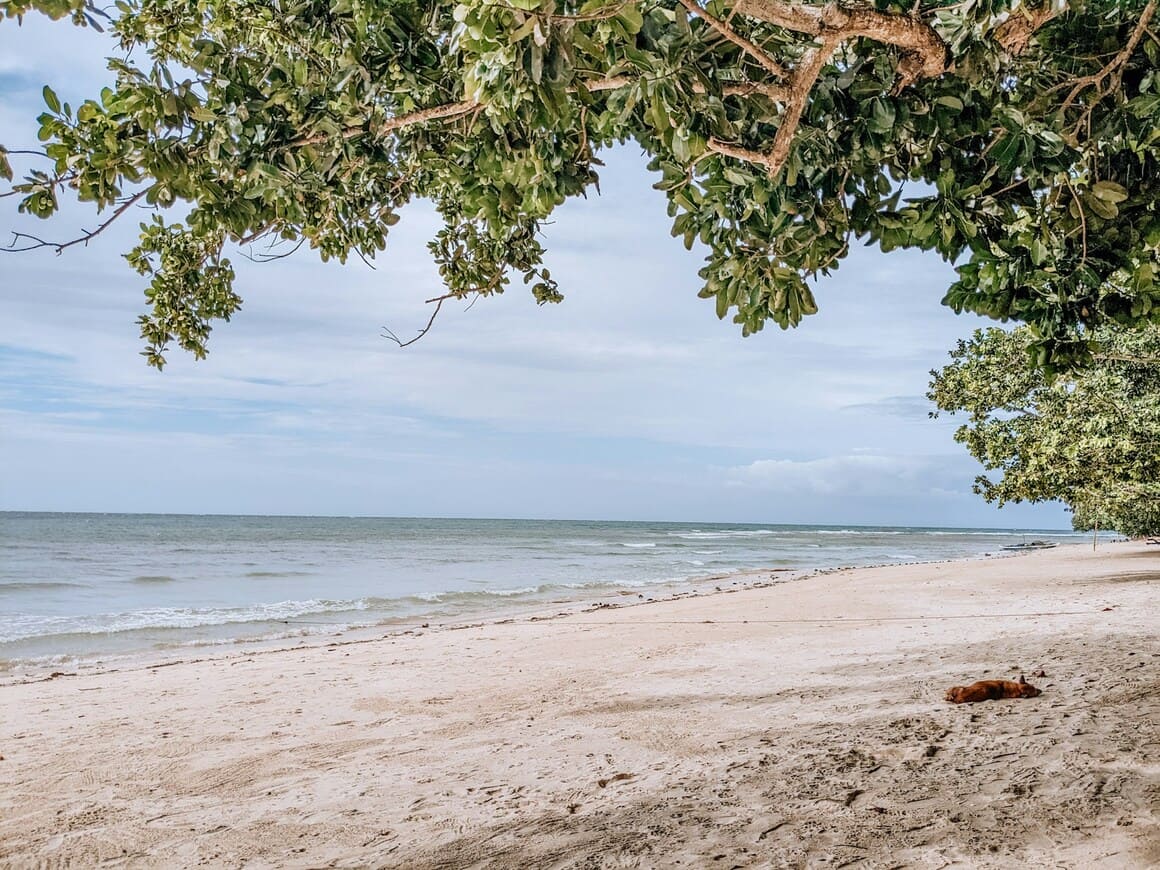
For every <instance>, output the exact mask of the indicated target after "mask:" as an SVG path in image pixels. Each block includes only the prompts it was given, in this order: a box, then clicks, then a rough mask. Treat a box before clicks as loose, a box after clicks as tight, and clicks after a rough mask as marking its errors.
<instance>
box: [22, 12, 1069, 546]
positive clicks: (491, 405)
mask: <svg viewBox="0 0 1160 870" xmlns="http://www.w3.org/2000/svg"><path fill="white" fill-rule="evenodd" d="M108 50H109V48H108V47H107V43H106V42H104V40H103V39H102V38H101V37H99V36H98V35H96V34H94V33H92V32H91V31H88V32H82V31H77V30H75V29H74V28H71V27H70V26H68V25H66V24H50V23H47V22H44V21H42V20H39V19H37V18H35V17H33V18H29V19H28V20H27V21H26V23H25V25H24V26H23V28H18V27H16V26H15V25H14V24H13V23H12V22H3V23H0V142H3V143H4V144H5V145H7V146H8V147H10V148H17V147H21V146H29V145H33V144H34V143H35V140H36V135H35V131H36V127H35V123H34V121H33V119H34V118H35V115H36V114H37V113H38V112H39V111H40V108H41V97H40V88H41V85H42V84H44V83H45V82H49V83H51V84H52V85H53V87H54V88H55V89H56V90H57V92H58V93H59V94H60V95H61V97H62V99H68V100H72V101H73V102H74V103H75V102H77V101H79V100H80V99H83V98H84V97H86V96H90V95H92V94H93V93H95V91H96V90H97V89H98V88H99V86H100V84H101V83H102V81H103V80H104V79H107V74H106V73H105V72H104V64H103V61H102V60H101V58H102V57H103V55H104V54H105V53H107V52H108ZM605 158H606V161H607V164H608V165H607V167H606V168H605V170H604V171H603V172H602V173H601V175H602V185H601V187H602V190H603V195H602V196H600V197H593V198H591V199H589V200H581V201H577V202H571V203H569V204H567V205H566V206H565V207H564V208H562V209H561V210H560V211H559V212H558V213H557V216H556V218H555V220H554V222H553V223H552V225H551V226H549V227H547V228H546V230H545V244H546V246H547V247H548V250H549V256H548V265H549V267H550V268H551V270H552V274H553V276H554V277H556V278H557V279H558V280H559V281H560V285H561V288H562V289H563V290H564V292H565V295H566V299H565V301H564V302H563V303H562V304H561V305H558V306H547V307H544V308H538V307H537V306H536V305H535V303H534V302H533V300H532V298H531V296H530V294H529V293H526V292H524V289H523V288H522V286H513V287H512V288H510V289H509V290H508V292H507V294H505V295H504V296H502V297H499V298H496V299H488V300H481V301H480V302H479V303H478V304H476V305H475V306H473V307H471V308H470V310H467V305H466V304H461V305H448V306H444V310H443V313H442V314H441V316H440V318H439V320H438V322H437V323H436V326H435V328H434V329H433V330H432V331H431V333H429V334H428V335H427V336H426V337H425V338H424V339H423V340H422V341H420V342H418V343H417V344H415V345H413V346H411V347H409V348H406V349H403V350H401V349H399V348H398V347H396V346H395V345H394V344H392V343H390V342H389V341H386V340H384V339H383V338H382V337H381V331H382V328H383V327H384V326H386V327H389V328H390V329H392V330H394V331H395V332H397V333H398V334H399V335H401V336H409V335H411V334H414V333H415V332H416V331H417V330H418V329H419V328H420V327H421V326H422V325H423V324H424V323H425V322H426V320H427V317H428V316H429V311H428V310H427V309H426V308H425V306H424V304H423V300H424V299H427V298H429V297H431V296H434V295H437V294H438V293H439V292H440V284H439V280H438V275H437V274H436V271H435V269H434V267H433V266H432V265H431V264H430V262H429V259H428V255H427V251H426V249H425V242H426V240H427V239H428V238H430V237H431V235H432V234H433V233H434V231H435V229H436V223H435V219H434V216H433V214H432V213H431V210H430V209H429V208H427V207H426V206H424V205H423V204H422V203H418V204H416V205H415V206H413V207H412V208H410V209H409V210H408V212H407V213H406V214H405V215H404V220H403V222H402V223H401V224H399V226H397V227H396V228H395V231H394V234H393V236H392V239H391V241H390V246H389V249H388V251H387V254H386V255H384V256H381V257H380V258H379V259H378V260H377V262H376V267H377V268H376V269H374V270H372V269H369V268H367V267H365V266H363V265H362V264H356V265H348V266H339V265H337V264H333V263H331V264H322V263H320V262H319V261H318V260H317V259H316V258H315V257H313V256H312V255H311V254H309V253H307V252H302V253H300V254H299V255H296V256H295V257H293V258H290V259H288V260H282V261H279V262H277V263H271V264H264V265H257V264H253V263H250V262H248V261H247V260H245V259H244V258H242V257H240V256H236V255H235V256H234V257H233V260H234V263H235V266H236V267H237V270H238V281H237V287H238V289H239V290H240V292H241V294H242V296H243V298H244V299H245V304H244V307H243V309H242V311H241V313H240V314H239V315H238V316H236V317H235V318H234V320H233V322H231V323H229V324H222V325H220V326H219V327H217V328H216V329H215V331H214V333H213V336H212V338H211V342H210V356H209V359H208V360H206V361H203V362H195V361H193V360H192V359H189V358H185V357H184V356H183V355H182V354H181V353H180V352H179V351H175V352H173V353H171V354H170V365H169V366H168V367H167V368H166V370H165V372H164V373H158V372H156V371H154V370H152V369H149V368H147V367H146V366H145V365H144V362H143V360H142V358H141V357H140V356H139V351H140V349H141V342H140V339H139V338H138V335H137V327H136V325H135V319H136V316H137V315H138V314H139V313H140V312H141V311H142V310H143V303H144V299H143V297H142V281H141V280H140V279H139V278H138V276H137V275H136V274H134V273H133V272H131V271H130V270H129V268H128V267H127V265H126V264H125V263H124V261H123V260H122V259H121V256H120V255H121V254H122V253H123V252H124V251H126V250H128V248H129V247H131V245H132V243H133V237H134V231H135V229H136V220H134V219H133V218H132V217H131V216H128V215H127V216H126V217H127V218H129V219H128V220H125V221H123V222H122V223H121V224H120V225H117V226H114V227H113V228H112V229H111V230H110V231H109V232H107V233H105V234H104V235H102V236H101V237H100V238H99V239H97V240H95V241H94V242H93V244H92V245H90V246H89V247H87V248H84V249H79V248H74V249H71V250H70V251H68V252H67V253H66V254H64V255H63V256H60V257H57V256H55V255H53V254H52V253H50V252H47V251H38V252H35V253H29V254H18V255H17V254H3V255H0V287H2V288H3V291H2V292H0V324H2V328H0V509H8V510H95V511H172V512H207V513H288V514H370V515H421V516H504V517H560V518H603V519H660V520H688V521H700V522H710V521H721V522H765V523H772V522H803V523H866V524H879V523H882V524H891V523H893V524H921V525H972V526H974V525H982V526H1002V527H1012V528H1025V527H1039V528H1052V527H1065V526H1066V525H1067V516H1066V514H1065V513H1064V512H1063V510H1062V509H1061V508H1059V507H1058V506H1055V505H1048V506H1008V507H1007V508H1004V509H1003V510H1002V511H999V510H996V509H995V508H993V507H991V506H988V505H986V504H984V503H983V502H982V501H981V499H979V498H978V497H977V496H975V495H973V494H972V493H971V491H970V489H971V482H972V480H973V478H974V476H975V474H977V473H978V470H979V469H978V467H977V465H976V464H975V463H974V461H973V460H971V459H970V457H969V456H967V455H966V453H965V451H964V450H963V449H962V448H961V447H959V446H958V445H956V444H955V443H954V442H953V441H952V438H951V434H952V432H953V429H954V421H953V420H946V419H940V420H930V419H929V418H928V416H927V412H928V410H929V406H928V403H927V402H926V400H925V399H924V398H923V394H924V392H925V390H926V383H927V380H928V371H929V370H930V369H931V368H934V367H937V366H940V365H942V364H943V363H944V361H945V360H946V352H947V350H948V349H949V348H950V347H952V346H953V345H954V342H955V340H956V339H957V338H959V337H962V336H965V335H967V334H969V333H970V332H971V330H973V329H975V328H977V327H980V326H985V325H987V323H986V322H984V321H981V320H978V319H973V318H966V317H956V316H955V315H953V314H952V313H951V312H950V311H949V310H947V309H945V308H943V307H941V306H940V305H939V299H940V298H941V297H942V294H943V292H944V290H945V288H946V286H947V285H948V284H949V282H950V281H951V280H952V276H953V273H952V271H951V269H950V268H949V267H948V266H947V265H946V264H943V263H941V262H940V261H939V260H938V258H937V257H934V256H927V255H922V254H917V253H908V252H901V253H893V254H890V255H889V256H887V255H883V254H881V253H879V252H878V251H876V250H873V249H863V248H858V249H856V250H855V251H854V252H853V253H852V254H851V256H850V257H849V258H848V259H847V260H846V262H845V263H843V264H842V266H841V268H840V270H839V271H838V272H837V273H836V274H835V276H833V277H832V278H829V279H824V280H822V281H821V282H820V283H819V285H818V286H817V288H816V295H817V297H818V301H819V304H820V306H821V312H820V313H819V314H818V315H816V316H814V317H812V318H808V319H807V322H806V323H805V324H804V325H803V326H802V327H800V328H799V329H797V330H793V331H790V332H782V331H781V330H779V329H777V328H776V327H770V328H767V329H766V330H765V331H764V332H762V333H760V334H758V335H756V336H753V337H751V338H748V339H742V338H741V336H740V332H739V330H738V328H737V327H736V326H734V325H733V324H732V323H731V322H729V321H728V320H726V321H724V322H719V321H718V320H717V319H716V317H715V315H714V312H713V306H712V304H711V302H707V301H705V300H700V299H698V298H697V296H696V293H697V289H698V287H699V283H698V280H697V277H696V271H697V269H698V268H699V266H700V260H701V254H700V253H699V252H697V251H696V250H694V251H693V252H692V253H689V252H686V251H685V250H684V249H683V247H682V246H681V244H680V243H679V242H678V241H676V240H674V239H672V238H670V236H669V232H668V230H669V221H668V218H667V217H666V216H665V209H664V201H663V198H662V197H661V195H660V194H659V193H658V192H657V191H654V190H652V189H651V184H652V179H650V178H649V175H648V173H647V172H646V171H645V169H644V160H643V158H641V156H640V155H639V154H638V152H637V151H636V150H635V149H633V148H624V149H620V150H618V151H615V152H612V153H609V154H607V155H605ZM15 211H16V210H15V203H14V202H13V200H11V199H8V200H3V201H0V232H3V235H4V238H3V243H5V244H6V243H7V242H8V240H9V238H10V232H11V230H14V229H25V230H27V231H32V232H36V233H37V234H39V235H42V236H47V237H53V238H56V237H60V238H69V237H71V236H73V235H75V234H76V230H77V229H78V228H80V227H85V226H88V227H91V226H93V225H94V223H95V220H94V216H93V214H92V212H91V210H89V209H87V208H86V207H83V206H75V205H74V206H70V207H68V208H67V209H66V210H65V212H64V213H63V214H62V215H61V217H60V218H59V219H57V220H54V221H53V222H51V223H49V224H44V223H41V222H38V221H32V220H30V219H26V218H21V217H18V216H17V215H16V214H15Z"/></svg>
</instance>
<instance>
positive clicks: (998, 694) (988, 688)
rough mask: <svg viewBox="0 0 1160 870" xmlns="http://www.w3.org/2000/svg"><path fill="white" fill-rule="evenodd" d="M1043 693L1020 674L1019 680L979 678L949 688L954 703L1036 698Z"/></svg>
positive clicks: (949, 694) (948, 692)
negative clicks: (977, 680) (974, 681)
mask: <svg viewBox="0 0 1160 870" xmlns="http://www.w3.org/2000/svg"><path fill="white" fill-rule="evenodd" d="M1040 694H1042V693H1041V692H1040V691H1039V689H1037V688H1035V687H1034V686H1033V685H1031V684H1030V683H1029V682H1027V681H1026V680H1025V679H1023V675H1022V674H1020V675H1019V682H1018V683H1013V682H1011V681H1010V680H979V682H977V683H972V684H971V685H969V686H955V687H954V688H952V689H948V690H947V700H948V701H950V702H951V703H952V704H974V703H975V702H977V701H997V700H999V699H1000V698H1034V697H1036V696H1037V695H1040Z"/></svg>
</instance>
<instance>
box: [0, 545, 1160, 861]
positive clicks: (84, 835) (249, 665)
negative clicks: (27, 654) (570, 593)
mask: <svg viewBox="0 0 1160 870" xmlns="http://www.w3.org/2000/svg"><path fill="white" fill-rule="evenodd" d="M776 576H778V577H780V576H782V575H776ZM749 579H750V580H752V579H753V578H749ZM760 579H764V578H760ZM718 582H719V583H720V585H722V586H724V587H725V589H726V590H729V591H726V592H722V593H719V594H706V595H701V596H697V597H682V598H679V599H677V600H671V601H662V602H656V603H649V604H643V605H640V606H626V607H599V608H593V609H587V610H584V611H582V612H574V613H570V614H568V615H562V616H558V617H554V618H542V619H527V618H521V619H515V620H506V621H502V622H491V623H484V624H479V625H472V626H468V627H463V628H460V629H458V630H451V629H443V630H432V629H427V630H422V629H416V630H414V631H411V632H409V633H397V632H396V633H392V634H390V635H388V636H385V637H384V636H382V635H383V631H384V630H380V631H379V632H377V633H376V636H375V637H374V638H371V639H367V638H362V639H357V640H355V639H353V638H351V637H349V636H348V637H344V638H336V639H334V641H333V642H331V643H327V644H324V645H317V646H310V647H303V648H296V649H285V650H273V651H270V650H267V651H261V652H247V653H244V654H231V655H225V656H219V657H215V658H210V659H206V660H202V661H184V662H177V663H172V664H168V665H167V666H162V667H157V666H145V665H142V666H139V667H135V668H122V669H121V670H118V671H115V672H105V673H99V672H98V673H88V672H82V673H81V674H80V675H78V676H60V677H56V678H54V679H47V680H41V681H36V682H24V683H15V684H10V685H6V686H3V687H0V755H2V756H3V760H2V761H0V864H3V865H5V866H18V867H19V866H26V865H46V866H47V865H54V866H55V865H66V864H71V865H74V866H96V865H98V864H106V865H108V866H134V867H136V866H142V867H149V866H157V867H176V866H194V865H198V864H208V865H212V866H226V867H229V866H246V867H331V866H334V867H407V868H434V867H443V868H459V867H518V868H530V867H575V868H604V867H608V868H611V867H617V868H624V867H678V866H679V867H692V868H703V867H721V868H730V867H770V866H773V867H783V866H784V867H807V866H810V867H812V866H833V867H846V866H849V867H886V866H894V867H947V866H961V867H1014V866H1053V867H1058V866H1062V867H1093V866H1099V867H1102V868H1107V867H1113V868H1114V867H1141V868H1142V867H1153V866H1157V865H1158V864H1160V644H1158V643H1157V633H1158V626H1160V606H1158V598H1160V596H1158V595H1157V592H1158V590H1160V548H1157V547H1148V546H1145V545H1141V544H1114V545H1106V546H1103V547H1101V548H1100V549H1099V551H1097V552H1094V553H1093V552H1092V550H1091V548H1090V547H1083V546H1072V547H1060V548H1057V549H1054V550H1047V551H1042V552H1035V553H1029V554H1025V555H1019V556H1016V557H1011V558H1002V559H989V560H973V561H964V562H950V563H940V564H922V565H908V566H894V567H882V568H873V569H857V570H843V571H837V572H831V573H827V574H822V575H817V576H810V577H805V578H801V579H797V580H794V581H792V582H786V583H777V584H773V585H763V586H760V587H758V588H740V587H738V586H732V585H730V584H729V583H727V582H722V581H718ZM712 585H713V584H712V583H710V584H709V585H707V586H706V587H705V591H706V592H708V591H710V590H711V589H712ZM733 590H736V591H733ZM1021 672H1022V673H1025V674H1026V675H1027V679H1028V680H1029V681H1031V682H1033V683H1035V684H1036V685H1037V686H1039V687H1040V688H1041V689H1042V690H1043V694H1042V695H1041V696H1040V697H1037V698H1031V699H1021V700H1004V701H991V702H986V703H981V704H964V705H952V704H948V703H946V702H945V701H944V700H943V695H944V693H945V692H946V690H947V688H949V687H950V686H952V685H962V684H966V683H971V682H974V681H975V680H980V679H1017V678H1018V676H1019V674H1020V673H1021ZM1041 672H1042V674H1044V675H1042V676H1033V674H1040V673H1041Z"/></svg>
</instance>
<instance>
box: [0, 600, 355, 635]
mask: <svg viewBox="0 0 1160 870" xmlns="http://www.w3.org/2000/svg"><path fill="white" fill-rule="evenodd" d="M366 609H367V603H366V601H365V600H358V601H327V600H323V599H309V600H306V601H278V602H275V603H272V604H255V605H251V606H249V607H233V608H211V607H205V608H193V607H155V608H148V609H142V610H131V611H126V612H121V613H100V614H95V615H89V616H36V615H32V614H16V615H15V617H14V618H12V619H10V620H8V621H7V623H6V624H5V626H4V627H3V628H2V629H0V643H12V642H14V641H21V640H29V639H32V638H37V637H48V636H65V637H67V636H82V635H110V634H121V633H126V632H135V631H153V630H159V629H193V628H203V627H207V626H214V625H244V624H247V623H263V622H283V621H285V620H288V619H295V618H300V617H303V616H311V615H320V614H324V613H344V612H351V611H362V610H366Z"/></svg>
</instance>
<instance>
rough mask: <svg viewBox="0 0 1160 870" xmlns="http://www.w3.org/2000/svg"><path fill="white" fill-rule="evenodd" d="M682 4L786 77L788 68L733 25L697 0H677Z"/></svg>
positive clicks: (773, 70)
mask: <svg viewBox="0 0 1160 870" xmlns="http://www.w3.org/2000/svg"><path fill="white" fill-rule="evenodd" d="M677 2H678V3H680V4H681V5H682V6H684V7H685V8H686V9H688V10H689V13H690V14H692V15H695V16H697V17H698V18H700V19H701V20H702V21H704V22H705V23H706V24H707V25H709V27H711V28H712V29H713V30H716V31H717V32H718V33H719V34H721V35H722V36H723V37H725V39H727V40H729V41H730V42H732V43H733V44H734V45H736V46H738V47H739V48H740V49H741V50H742V51H743V52H745V53H746V54H747V55H749V56H750V57H751V58H753V59H754V60H755V61H757V62H758V63H759V64H761V65H762V66H763V67H765V69H766V70H767V71H768V72H770V73H772V74H773V75H775V76H777V77H778V78H785V76H786V68H785V67H784V66H782V65H781V64H780V63H778V62H777V61H776V60H774V59H773V58H772V57H770V56H769V55H768V54H766V53H765V52H764V51H762V50H761V49H760V48H758V47H757V46H756V45H755V44H754V43H752V42H750V41H749V40H748V39H746V38H745V37H744V36H742V35H740V34H739V33H738V32H737V31H735V30H734V29H733V28H732V27H730V26H729V25H728V24H726V23H725V22H724V21H722V20H720V19H719V18H715V17H713V16H712V15H710V14H709V13H708V12H706V11H705V10H704V9H702V8H701V7H700V6H699V5H698V4H697V3H696V2H695V0H677Z"/></svg>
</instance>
